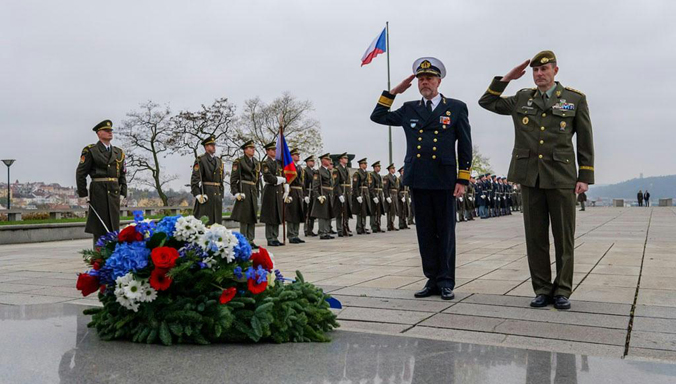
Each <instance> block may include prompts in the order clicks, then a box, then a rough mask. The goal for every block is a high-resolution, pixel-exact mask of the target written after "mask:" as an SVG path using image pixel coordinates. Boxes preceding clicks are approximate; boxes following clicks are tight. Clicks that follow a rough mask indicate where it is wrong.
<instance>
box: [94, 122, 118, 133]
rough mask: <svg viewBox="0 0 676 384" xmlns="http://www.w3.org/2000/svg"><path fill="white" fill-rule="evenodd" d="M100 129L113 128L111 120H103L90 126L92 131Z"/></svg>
mask: <svg viewBox="0 0 676 384" xmlns="http://www.w3.org/2000/svg"><path fill="white" fill-rule="evenodd" d="M102 129H110V130H111V131H112V130H113V122H112V121H110V120H103V121H102V122H100V123H98V124H96V125H95V126H94V128H92V131H94V132H98V131H100V130H102Z"/></svg>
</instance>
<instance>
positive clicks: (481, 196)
mask: <svg viewBox="0 0 676 384" xmlns="http://www.w3.org/2000/svg"><path fill="white" fill-rule="evenodd" d="M476 186H477V189H476V204H477V206H478V208H479V217H481V218H482V219H486V218H487V216H486V175H479V181H477V183H476Z"/></svg>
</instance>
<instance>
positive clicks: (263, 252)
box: [251, 247, 275, 271]
mask: <svg viewBox="0 0 676 384" xmlns="http://www.w3.org/2000/svg"><path fill="white" fill-rule="evenodd" d="M251 262H253V267H254V268H258V266H259V265H260V266H262V267H263V269H265V270H266V271H272V269H273V268H274V267H275V266H274V265H273V263H272V258H271V257H270V254H269V253H268V250H267V249H265V248H262V247H261V248H259V249H258V252H256V253H252V254H251Z"/></svg>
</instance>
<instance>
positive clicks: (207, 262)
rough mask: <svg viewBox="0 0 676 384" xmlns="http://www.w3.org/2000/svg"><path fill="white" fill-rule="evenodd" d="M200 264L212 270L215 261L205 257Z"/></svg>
mask: <svg viewBox="0 0 676 384" xmlns="http://www.w3.org/2000/svg"><path fill="white" fill-rule="evenodd" d="M202 262H203V263H204V264H205V265H206V266H207V268H212V269H213V268H214V267H215V266H216V259H214V258H213V257H211V256H209V257H205V258H204V259H202Z"/></svg>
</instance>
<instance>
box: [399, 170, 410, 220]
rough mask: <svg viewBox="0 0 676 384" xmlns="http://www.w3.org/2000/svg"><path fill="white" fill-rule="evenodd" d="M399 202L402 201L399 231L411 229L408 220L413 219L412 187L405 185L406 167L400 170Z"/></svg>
mask: <svg viewBox="0 0 676 384" xmlns="http://www.w3.org/2000/svg"><path fill="white" fill-rule="evenodd" d="M398 180H399V200H400V201H401V205H400V207H401V209H400V210H399V229H411V227H409V226H408V220H409V218H410V217H411V193H410V187H409V186H408V185H405V184H404V183H403V182H402V180H404V167H401V168H399V178H398Z"/></svg>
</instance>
